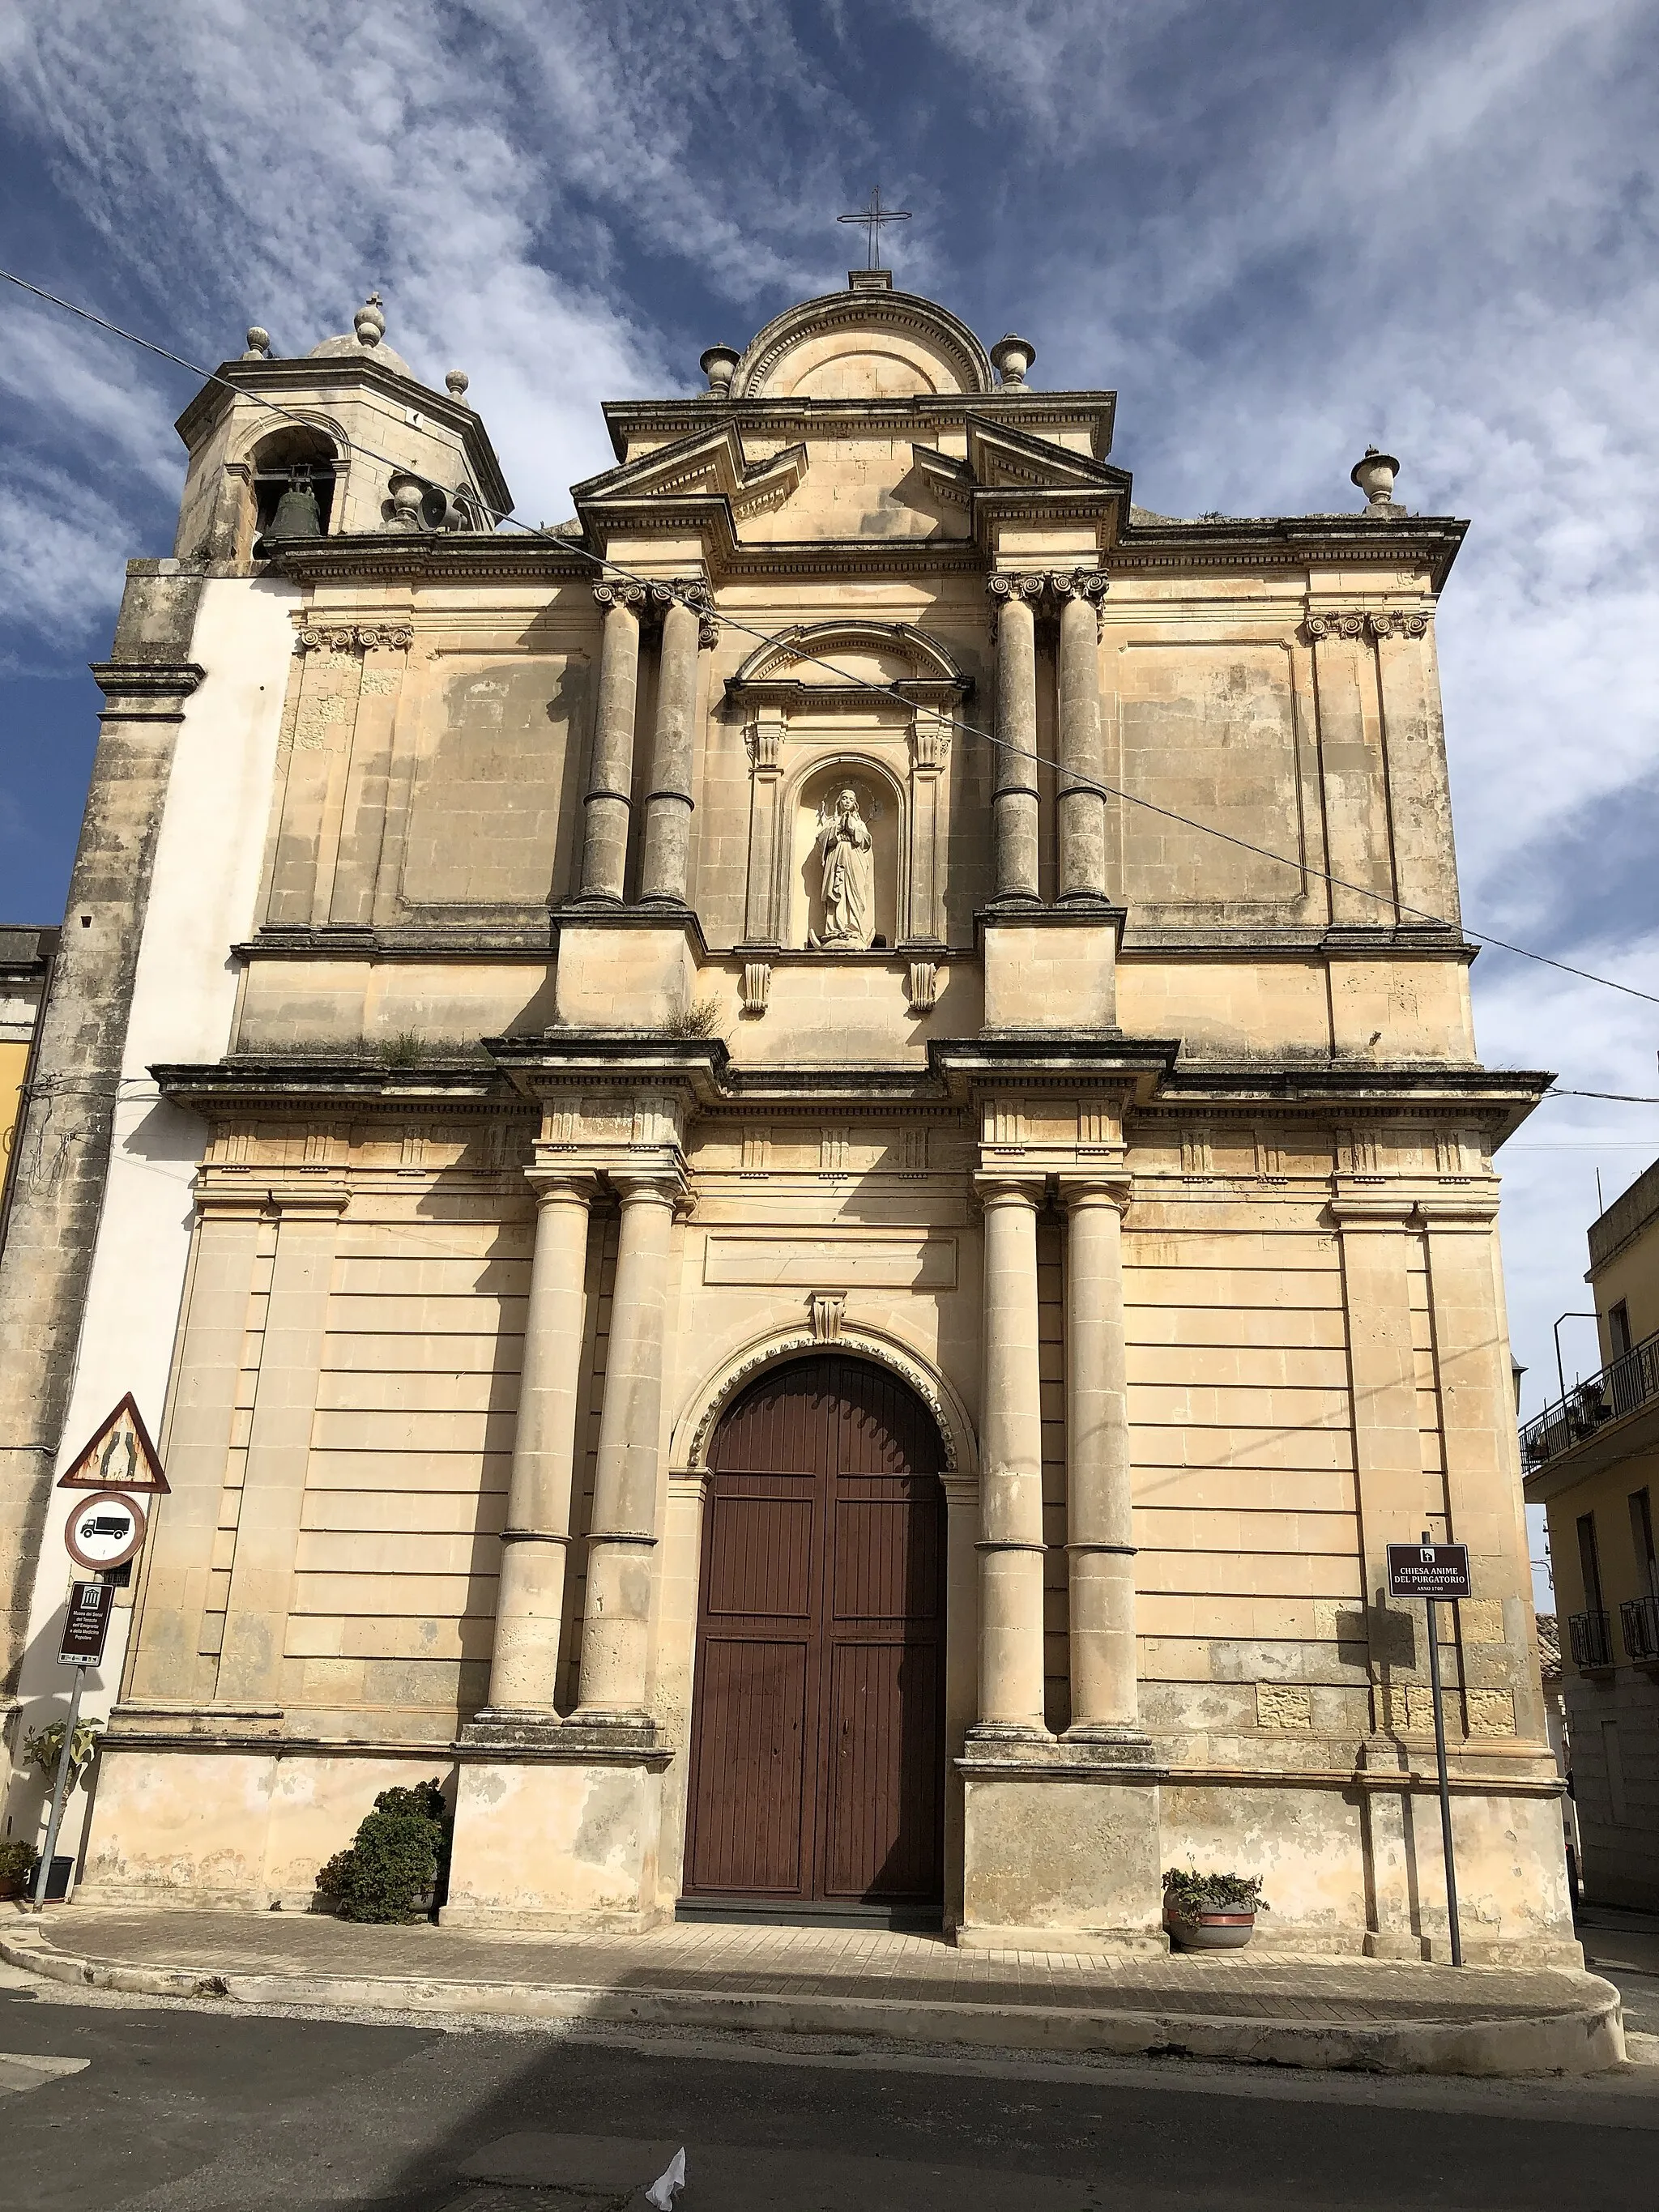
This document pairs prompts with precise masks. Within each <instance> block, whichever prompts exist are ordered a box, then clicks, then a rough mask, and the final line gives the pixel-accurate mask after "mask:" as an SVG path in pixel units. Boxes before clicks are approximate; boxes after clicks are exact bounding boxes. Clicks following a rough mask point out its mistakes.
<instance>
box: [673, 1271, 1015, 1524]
mask: <svg viewBox="0 0 1659 2212" xmlns="http://www.w3.org/2000/svg"><path fill="white" fill-rule="evenodd" d="M826 1346H833V1347H835V1348H836V1349H839V1350H841V1351H842V1352H848V1354H851V1355H854V1356H855V1357H857V1358H862V1359H869V1360H873V1361H874V1362H875V1364H877V1365H878V1366H880V1367H885V1368H888V1369H889V1370H890V1371H891V1372H892V1373H893V1374H895V1375H896V1376H898V1377H899V1378H900V1379H901V1381H902V1382H904V1383H908V1385H909V1387H910V1388H911V1389H913V1390H914V1391H915V1394H916V1395H917V1396H918V1397H919V1398H920V1399H921V1401H922V1403H923V1405H924V1406H926V1407H927V1410H928V1412H929V1413H931V1414H932V1415H933V1419H934V1420H935V1421H937V1422H938V1424H939V1435H940V1437H942V1438H943V1439H944V1443H945V1474H944V1475H943V1476H942V1477H941V1480H943V1482H944V1483H945V1488H946V1490H947V1491H951V1490H957V1491H959V1490H961V1489H962V1488H963V1487H964V1486H966V1487H969V1488H976V1486H977V1484H978V1480H979V1444H978V1440H977V1438H976V1437H975V1433H974V1428H973V1424H972V1423H971V1422H970V1421H969V1419H968V1413H967V1409H966V1407H964V1406H963V1402H962V1401H961V1399H960V1398H959V1397H958V1396H957V1393H956V1392H955V1390H953V1389H951V1385H950V1384H949V1383H947V1382H946V1381H945V1377H944V1376H942V1375H941V1374H939V1370H937V1369H936V1368H935V1367H934V1366H933V1364H931V1363H930V1362H929V1361H927V1360H926V1359H924V1358H921V1355H920V1354H919V1353H918V1352H914V1351H912V1350H911V1349H910V1348H909V1347H908V1346H906V1345H902V1344H901V1343H900V1342H899V1341H898V1340H897V1339H896V1338H895V1337H891V1336H890V1335H888V1334H886V1332H885V1331H884V1330H879V1329H872V1328H862V1327H860V1326H858V1325H856V1324H854V1323H848V1322H845V1321H843V1320H842V1319H841V1318H840V1316H839V1315H838V1314H834V1315H832V1316H829V1317H828V1318H826V1317H825V1316H823V1315H822V1314H820V1315H819V1316H818V1317H817V1326H816V1327H815V1326H814V1325H813V1322H811V1321H810V1320H805V1321H803V1322H801V1323H800V1324H799V1325H798V1326H796V1327H793V1328H780V1329H771V1330H769V1331H767V1333H766V1334H764V1335H762V1336H757V1337H753V1338H751V1339H750V1340H749V1342H748V1343H746V1344H744V1345H743V1346H740V1347H739V1348H738V1349H737V1350H735V1351H730V1352H726V1355H725V1356H724V1357H723V1358H721V1359H720V1360H719V1361H717V1362H716V1364H714V1366H713V1367H711V1368H710V1369H708V1370H707V1371H706V1373H705V1374H704V1375H703V1376H702V1379H701V1380H700V1381H699V1382H698V1383H697V1385H696V1388H695V1389H693V1390H692V1392H691V1393H690V1396H689V1397H688V1399H687V1401H686V1405H685V1410H684V1412H683V1413H682V1414H681V1415H680V1418H679V1419H678V1422H677V1423H676V1424H675V1427H674V1434H673V1440H672V1443H671V1448H670V1449H671V1459H670V1464H671V1466H672V1468H674V1470H675V1473H676V1474H685V1475H694V1476H695V1475H701V1474H705V1473H706V1472H707V1470H708V1443H709V1439H710V1437H712V1436H713V1435H714V1430H715V1428H716V1427H717V1425H719V1422H720V1415H721V1414H722V1413H724V1412H725V1411H726V1407H728V1406H729V1405H730V1404H731V1403H732V1400H733V1399H734V1398H735V1397H736V1396H737V1395H738V1391H740V1390H741V1389H743V1388H744V1386H745V1384H747V1383H752V1382H753V1381H754V1379H755V1377H756V1376H757V1375H758V1374H760V1373H761V1371H762V1370H763V1369H764V1368H767V1367H771V1366H775V1364H777V1363H778V1362H779V1361H781V1360H785V1359H798V1358H800V1356H801V1354H802V1353H803V1352H821V1351H823V1349H825V1347H826Z"/></svg>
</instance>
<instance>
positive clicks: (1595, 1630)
mask: <svg viewBox="0 0 1659 2212" xmlns="http://www.w3.org/2000/svg"><path fill="white" fill-rule="evenodd" d="M1567 1634H1568V1637H1569V1638H1571V1644H1572V1662H1573V1664H1574V1666H1575V1667H1611V1666H1612V1664H1613V1628H1612V1625H1611V1623H1610V1622H1609V1621H1608V1619H1607V1614H1606V1613H1569V1614H1568V1615H1567Z"/></svg>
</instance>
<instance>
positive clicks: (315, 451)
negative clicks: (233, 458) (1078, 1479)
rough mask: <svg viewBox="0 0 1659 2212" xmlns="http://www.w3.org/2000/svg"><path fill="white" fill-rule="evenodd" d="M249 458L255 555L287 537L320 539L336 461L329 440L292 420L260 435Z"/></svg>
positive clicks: (323, 534)
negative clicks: (266, 433)
mask: <svg viewBox="0 0 1659 2212" xmlns="http://www.w3.org/2000/svg"><path fill="white" fill-rule="evenodd" d="M250 458H251V459H252V477H251V482H250V489H251V491H252V498H253V551H254V554H255V556H256V557H258V558H264V557H267V556H269V555H270V553H271V552H273V551H274V550H276V547H277V546H278V545H280V544H283V543H284V542H285V541H286V540H289V539H293V538H325V537H326V536H327V535H328V526H329V519H330V517H331V514H332V513H333V510H334V490H335V484H336V482H337V467H338V461H339V456H338V454H337V452H336V450H335V447H334V442H333V441H332V439H331V438H330V437H329V436H328V435H326V434H325V432H324V431H321V430H313V429H309V428H306V427H304V426H303V425H301V424H297V423H296V424H295V426H294V427H293V428H289V429H284V430H273V431H272V432H271V433H270V436H269V437H266V438H262V439H261V440H260V441H259V442H258V445H257V446H256V447H254V448H253V452H252V455H251V457H250Z"/></svg>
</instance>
